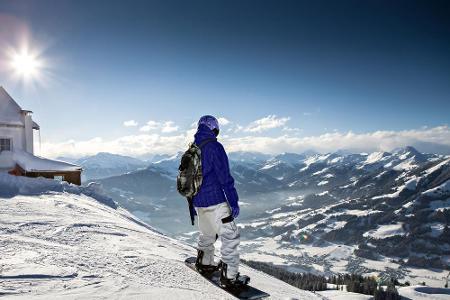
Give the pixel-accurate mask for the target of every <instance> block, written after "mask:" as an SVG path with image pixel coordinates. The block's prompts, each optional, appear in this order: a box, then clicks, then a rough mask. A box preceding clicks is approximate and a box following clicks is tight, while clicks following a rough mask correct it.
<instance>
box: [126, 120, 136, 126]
mask: <svg viewBox="0 0 450 300" xmlns="http://www.w3.org/2000/svg"><path fill="white" fill-rule="evenodd" d="M138 125H139V124H138V122H136V121H135V120H128V121H125V122H123V126H125V127H136V126H138Z"/></svg>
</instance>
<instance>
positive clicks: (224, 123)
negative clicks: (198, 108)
mask: <svg viewBox="0 0 450 300" xmlns="http://www.w3.org/2000/svg"><path fill="white" fill-rule="evenodd" d="M217 121H219V125H220V126H227V125H229V124H230V123H231V122H230V120H228V119H227V118H224V117H220V118H218V119H217Z"/></svg>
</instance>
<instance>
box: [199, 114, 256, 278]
mask: <svg viewBox="0 0 450 300" xmlns="http://www.w3.org/2000/svg"><path fill="white" fill-rule="evenodd" d="M218 135H219V122H218V121H217V119H216V118H215V117H213V116H209V115H206V116H203V117H201V118H200V120H199V121H198V129H197V132H196V133H195V136H194V137H195V141H194V143H195V144H196V145H200V146H199V147H200V150H201V166H202V176H203V179H202V183H201V186H200V189H199V191H198V193H197V194H196V195H195V196H194V197H193V199H192V201H193V206H194V207H195V212H194V213H196V214H197V215H198V227H199V230H200V236H199V239H198V254H197V261H196V267H197V270H198V271H199V272H200V273H208V272H214V271H215V270H218V269H219V268H220V269H221V278H220V281H221V284H222V285H225V286H236V285H243V284H247V283H248V281H249V278H248V277H247V276H241V275H240V274H239V272H238V269H239V252H238V246H239V242H240V235H239V229H238V227H237V226H236V223H235V222H234V219H235V218H236V217H237V216H238V215H239V203H238V201H239V197H238V194H237V192H236V189H235V187H234V179H233V177H232V176H231V174H230V168H229V163H228V157H227V154H226V152H225V149H224V148H223V146H222V144H221V143H219V142H218V141H217V136H218ZM217 238H220V239H221V241H222V248H221V256H222V261H221V262H220V263H219V265H216V264H215V262H214V242H215V241H216V240H217Z"/></svg>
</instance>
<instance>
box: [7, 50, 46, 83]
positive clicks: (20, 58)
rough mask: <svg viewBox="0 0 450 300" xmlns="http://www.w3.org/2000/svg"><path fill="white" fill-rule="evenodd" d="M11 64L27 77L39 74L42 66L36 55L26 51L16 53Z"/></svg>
mask: <svg viewBox="0 0 450 300" xmlns="http://www.w3.org/2000/svg"><path fill="white" fill-rule="evenodd" d="M11 64H12V67H13V68H14V70H15V71H16V72H17V73H18V74H20V75H22V76H25V77H29V76H35V75H37V72H38V71H39V68H40V66H41V64H40V62H39V60H38V59H37V58H36V56H34V55H32V54H30V53H28V52H26V51H22V52H21V53H15V54H14V55H13V57H12V62H11Z"/></svg>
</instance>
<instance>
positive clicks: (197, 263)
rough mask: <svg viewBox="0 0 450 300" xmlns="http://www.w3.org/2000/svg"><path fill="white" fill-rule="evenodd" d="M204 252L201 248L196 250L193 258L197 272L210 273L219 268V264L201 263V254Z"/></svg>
mask: <svg viewBox="0 0 450 300" xmlns="http://www.w3.org/2000/svg"><path fill="white" fill-rule="evenodd" d="M204 254H205V252H203V251H202V250H197V259H196V260H195V268H196V269H197V272H199V273H200V274H202V275H206V276H207V275H211V274H213V273H214V272H216V271H218V270H219V265H217V266H215V265H204V264H202V260H203V255H204Z"/></svg>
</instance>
